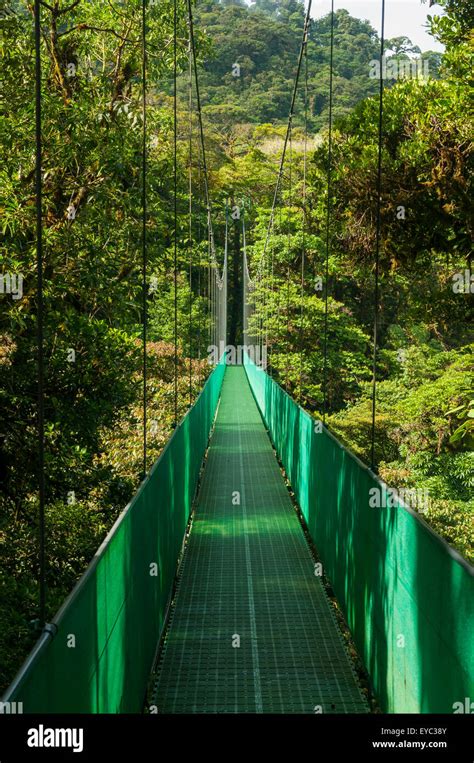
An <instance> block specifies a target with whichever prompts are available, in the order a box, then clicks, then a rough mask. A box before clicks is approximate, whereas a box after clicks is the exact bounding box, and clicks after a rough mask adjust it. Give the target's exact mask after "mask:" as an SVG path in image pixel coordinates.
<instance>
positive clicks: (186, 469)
mask: <svg viewBox="0 0 474 763" xmlns="http://www.w3.org/2000/svg"><path fill="white" fill-rule="evenodd" d="M224 370H225V365H224V364H223V362H221V363H220V364H219V365H218V366H217V367H216V368H215V370H214V372H213V373H212V375H211V376H210V378H209V379H208V380H207V383H206V385H205V387H204V389H203V391H202V392H201V395H200V396H199V398H198V399H197V401H196V403H195V405H194V406H193V407H192V408H191V409H190V410H189V412H188V414H187V415H186V417H185V418H184V420H183V421H182V423H181V424H180V425H179V426H178V427H177V429H176V430H175V432H174V433H173V436H172V437H171V439H170V441H169V442H168V444H167V446H166V448H165V449H164V451H163V453H162V454H161V456H160V458H159V459H158V460H157V461H156V463H155V464H154V466H153V468H152V469H151V471H150V474H149V476H148V477H147V478H146V480H145V481H144V482H143V483H142V485H141V486H140V489H139V491H138V493H137V494H136V495H135V497H134V498H133V500H132V501H131V503H130V504H129V505H128V506H127V508H126V509H125V510H124V511H123V513H122V514H121V516H120V517H119V519H118V520H117V522H116V523H115V525H114V527H113V528H112V530H111V531H110V533H109V535H108V536H107V538H106V540H105V541H104V543H103V544H102V546H101V547H100V549H99V550H98V552H97V554H96V555H95V557H94V560H93V561H92V563H91V565H90V566H89V568H88V570H87V571H86V573H85V574H84V575H83V577H82V578H81V579H80V580H79V582H78V584H77V586H76V587H75V589H74V591H73V592H72V594H71V595H70V597H69V598H68V599H67V601H66V602H65V604H64V605H63V607H62V608H61V610H60V611H59V613H58V614H57V616H56V617H55V619H54V621H53V624H52V626H49V629H50V631H51V632H50V633H44V634H43V635H42V637H41V639H40V640H39V641H38V643H37V645H36V647H35V649H34V650H33V652H32V654H31V655H30V657H29V658H28V659H27V661H26V663H25V664H24V666H23V668H22V669H21V671H20V673H19V674H18V676H17V677H16V679H15V680H14V682H13V684H12V685H11V687H10V689H9V690H8V692H7V694H6V695H5V697H4V698H3V700H4V701H10V702H11V701H17V702H23V711H24V712H25V713H33V712H45V713H68V712H75V713H82V712H88V713H127V712H129V713H134V712H140V710H141V708H142V706H143V702H144V698H145V693H146V688H147V683H148V680H149V676H150V671H151V668H152V664H153V660H154V656H155V651H156V648H157V644H158V641H159V638H160V634H161V631H162V628H163V625H164V620H165V614H166V610H167V606H168V602H169V597H170V593H171V591H172V587H173V582H174V577H175V572H176V564H177V560H178V557H179V553H180V550H181V546H182V543H183V538H184V533H185V529H186V525H187V522H188V518H189V515H190V512H191V508H192V503H193V497H194V494H195V490H196V486H197V481H198V477H199V471H200V467H201V463H202V459H203V456H204V453H205V450H206V447H207V443H208V438H209V432H210V429H211V426H212V421H213V418H214V414H215V410H216V406H217V402H218V398H219V393H220V389H221V385H222V379H223V375H224Z"/></svg>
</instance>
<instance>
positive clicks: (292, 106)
mask: <svg viewBox="0 0 474 763" xmlns="http://www.w3.org/2000/svg"><path fill="white" fill-rule="evenodd" d="M311 5H312V0H308V7H307V9H306V15H305V20H304V26H303V34H302V38H301V44H300V50H299V55H298V64H297V69H296V75H295V79H294V83H293V92H292V96H291V104H290V111H289V114H288V124H287V128H286V134H285V140H284V143H283V150H282V154H281V158H280V166H279V169H278V176H277V181H276V184H275V190H274V193H273V202H272V208H271V212H270V219H269V222H268V228H267V234H266V237H265V243H264V247H263V253H262V255H261V258H260V263H259V268H260V267H261V266H262V262H263V259H264V258H265V255H266V251H267V246H268V241H269V238H270V232H271V230H272V225H273V218H274V215H275V209H276V204H277V200H278V193H279V189H280V184H281V179H282V176H283V168H284V165H285V156H286V150H287V146H288V141H289V137H290V132H291V126H292V122H293V116H294V111H295V103H296V95H297V92H298V84H299V79H300V73H301V67H302V62H303V52H304V49H305V47H306V40H307V36H308V28H309V24H310V13H311Z"/></svg>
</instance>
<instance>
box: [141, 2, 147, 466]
mask: <svg viewBox="0 0 474 763" xmlns="http://www.w3.org/2000/svg"><path fill="white" fill-rule="evenodd" d="M146 2H147V0H142V29H141V32H142V122H143V132H142V342H143V382H142V383H143V474H142V477H143V479H144V478H145V476H146V473H147V330H148V310H147V299H148V294H147V280H146V279H147V265H148V262H147V259H148V252H147V233H146V226H147V121H146V117H147V113H146V95H147V79H146V75H147V47H146V42H147V40H146Z"/></svg>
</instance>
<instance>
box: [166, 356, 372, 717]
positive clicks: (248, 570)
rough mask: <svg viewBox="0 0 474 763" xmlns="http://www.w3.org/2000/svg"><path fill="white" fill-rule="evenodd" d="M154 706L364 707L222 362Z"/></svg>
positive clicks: (257, 428)
mask: <svg viewBox="0 0 474 763" xmlns="http://www.w3.org/2000/svg"><path fill="white" fill-rule="evenodd" d="M154 701H155V702H156V704H157V707H158V712H159V713H209V712H211V713H262V712H263V713H315V712H316V713H317V712H323V713H364V712H368V707H367V703H366V700H365V699H364V697H363V695H362V693H361V691H360V688H359V685H358V683H357V678H356V675H355V671H354V669H353V666H352V663H351V661H350V658H349V656H348V654H347V652H346V649H345V646H344V643H343V639H342V635H341V633H340V631H339V629H338V626H337V624H336V621H335V616H334V613H333V611H332V610H331V606H330V604H329V602H328V599H327V597H326V593H325V591H324V588H323V586H322V583H321V581H320V579H319V578H318V577H316V576H315V574H314V563H313V560H312V557H311V554H310V551H309V548H308V545H307V542H306V539H305V537H304V533H303V530H302V528H301V525H300V523H299V520H298V517H297V516H296V513H295V511H294V508H293V505H292V503H291V499H290V497H289V495H288V491H287V489H286V486H285V483H284V480H283V477H282V474H281V472H280V468H279V466H278V462H277V460H276V458H275V454H274V451H273V449H272V446H271V443H270V440H269V438H268V435H267V432H266V430H265V427H264V424H263V422H262V419H261V416H260V413H259V411H258V408H257V406H256V403H255V401H254V399H253V396H252V393H251V391H250V387H249V384H248V382H247V377H246V374H245V371H244V369H243V368H242V367H238V366H236V367H231V366H230V367H228V368H227V369H226V374H225V377H224V382H223V388H222V397H221V402H220V407H219V412H218V416H217V420H216V426H215V430H214V434H213V436H212V440H211V445H210V449H209V454H208V460H207V464H206V468H205V472H204V476H203V481H202V485H201V490H200V493H199V496H198V501H197V506H196V513H195V517H194V523H193V527H192V532H191V535H190V538H189V543H188V546H187V549H186V551H185V555H184V559H183V563H182V565H181V569H180V575H179V581H178V587H177V592H176V596H175V599H174V602H173V606H172V609H171V614H170V620H169V624H168V629H167V632H166V635H165V639H164V643H163V648H162V650H161V654H160V657H159V662H158V673H157V684H156V691H155V699H154Z"/></svg>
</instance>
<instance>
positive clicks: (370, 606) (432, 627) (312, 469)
mask: <svg viewBox="0 0 474 763" xmlns="http://www.w3.org/2000/svg"><path fill="white" fill-rule="evenodd" d="M245 365H246V371H247V376H248V379H249V382H250V385H251V387H252V390H253V393H254V396H255V399H256V401H257V404H258V405H259V408H260V411H261V413H262V416H263V418H264V420H265V422H266V424H267V427H268V429H269V432H270V435H271V437H272V439H273V442H274V444H275V447H276V450H277V452H278V454H279V456H280V458H281V461H282V463H283V464H284V466H285V469H286V471H287V474H288V476H289V479H290V481H291V484H292V487H293V489H294V491H295V494H296V496H297V500H298V502H299V504H300V507H301V510H302V512H303V514H304V517H305V519H306V522H307V524H308V528H309V531H310V533H311V536H312V538H313V540H314V542H315V544H316V547H317V549H318V551H319V554H320V556H321V558H322V561H323V564H324V567H325V570H326V573H327V575H328V577H329V578H330V580H331V582H332V585H333V587H334V591H335V594H336V596H337V598H338V600H339V603H340V605H341V607H342V610H343V612H344V614H345V617H346V619H347V622H348V624H349V627H350V629H351V631H352V635H353V637H354V640H355V643H356V645H357V647H358V650H359V653H360V655H361V656H362V658H363V660H364V662H365V665H366V667H367V670H368V672H369V674H370V677H371V680H372V684H373V687H374V691H375V693H376V695H377V697H378V700H379V702H380V704H381V706H382V709H383V710H384V711H385V712H409V713H410V712H411V713H452V712H453V709H454V708H453V706H454V703H456V702H462V703H464V701H465V698H466V697H473V696H474V641H473V639H472V633H473V632H474V612H473V609H474V607H473V593H474V590H473V589H474V585H473V582H474V578H473V573H474V569H473V568H472V567H471V566H470V565H469V564H468V563H467V562H466V561H465V560H464V559H462V557H461V556H459V554H457V553H456V552H455V551H454V550H453V549H451V548H450V547H449V546H448V544H447V543H445V542H444V541H443V540H442V539H441V538H440V537H439V536H438V535H436V533H434V532H433V531H432V530H431V529H430V528H429V527H428V525H427V524H426V523H425V522H424V521H423V520H422V519H421V518H420V516H419V515H418V514H416V513H415V512H413V511H412V510H411V509H408V508H406V507H405V506H404V505H403V504H402V503H401V502H397V505H395V506H394V507H393V508H371V506H370V505H369V490H371V489H372V488H377V489H378V490H379V491H380V494H381V495H383V494H386V491H387V487H386V486H385V485H384V484H383V483H382V482H380V481H379V480H378V479H377V478H376V477H375V476H374V475H373V474H372V473H371V472H370V470H369V469H367V468H366V467H365V466H364V465H363V464H362V463H361V462H360V461H359V460H358V459H357V458H356V457H355V456H353V455H352V454H351V453H350V452H349V451H347V450H346V449H345V448H344V447H343V446H342V445H341V444H340V443H339V442H338V441H337V440H336V439H335V438H334V437H333V436H332V435H331V434H330V433H329V432H328V431H327V430H325V429H324V428H323V430H322V431H321V432H319V430H320V427H319V426H315V421H314V420H313V419H312V418H311V416H309V415H308V414H307V413H306V412H304V411H303V410H302V409H301V408H300V407H299V406H298V405H297V404H296V403H295V402H294V401H293V400H292V399H291V398H290V397H289V396H288V395H287V394H286V393H285V392H284V391H283V390H282V389H281V388H280V387H279V386H278V385H277V384H276V383H275V382H274V381H273V380H272V379H270V377H269V376H268V375H267V374H265V373H264V371H262V370H261V369H259V368H257V367H256V366H255V365H254V364H253V363H252V362H251V361H250V360H249V358H246V360H245Z"/></svg>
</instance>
